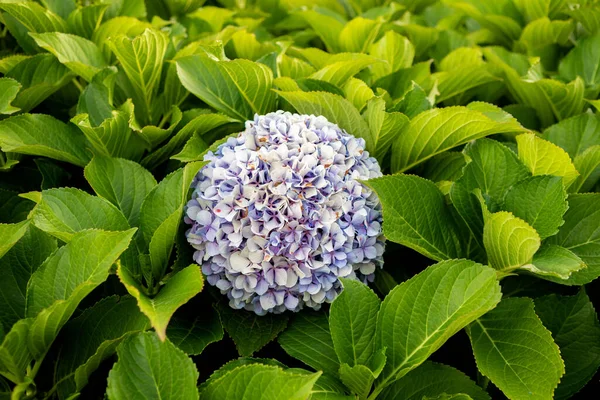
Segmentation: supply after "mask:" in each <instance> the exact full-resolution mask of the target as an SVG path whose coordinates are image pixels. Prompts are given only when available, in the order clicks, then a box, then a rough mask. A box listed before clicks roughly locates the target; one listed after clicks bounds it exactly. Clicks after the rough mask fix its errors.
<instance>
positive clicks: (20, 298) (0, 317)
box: [0, 223, 56, 329]
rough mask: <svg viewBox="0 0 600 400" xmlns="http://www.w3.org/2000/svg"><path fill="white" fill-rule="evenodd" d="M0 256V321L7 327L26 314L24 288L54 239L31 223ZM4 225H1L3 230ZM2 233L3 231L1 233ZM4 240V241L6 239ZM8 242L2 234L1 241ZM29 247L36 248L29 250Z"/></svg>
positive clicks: (42, 260)
mask: <svg viewBox="0 0 600 400" xmlns="http://www.w3.org/2000/svg"><path fill="white" fill-rule="evenodd" d="M19 225H22V226H25V227H26V231H25V234H24V236H23V237H22V238H21V239H20V240H19V241H18V242H16V244H15V245H14V246H13V248H12V249H10V250H9V251H8V253H6V254H5V255H3V256H2V258H1V259H0V271H2V280H0V324H2V325H3V326H4V327H5V328H6V329H9V328H10V327H11V326H13V325H14V324H15V323H16V322H17V321H18V320H19V319H22V318H25V292H26V290H27V282H29V279H30V278H31V275H32V274H33V273H34V272H35V271H36V270H37V269H38V268H39V266H40V265H41V264H42V263H43V262H44V260H45V259H46V258H47V257H48V256H49V255H50V254H51V253H52V252H54V250H56V240H55V239H53V238H52V237H51V236H49V235H47V234H45V233H44V232H42V231H40V230H39V229H36V228H35V227H34V226H31V225H29V227H27V226H26V225H23V223H21V224H19ZM6 226H10V225H0V229H2V230H4V229H3V228H5V227H6ZM3 236H4V235H3ZM5 240H6V241H5ZM7 242H8V243H10V242H11V241H10V240H7V239H5V237H3V240H2V243H3V244H6V243H7ZM32 249H35V250H34V251H32Z"/></svg>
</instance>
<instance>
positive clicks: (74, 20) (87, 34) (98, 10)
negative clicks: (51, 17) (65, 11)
mask: <svg viewBox="0 0 600 400" xmlns="http://www.w3.org/2000/svg"><path fill="white" fill-rule="evenodd" d="M107 8H108V5H104V4H98V5H90V6H84V7H79V8H77V9H76V10H74V11H73V12H72V13H71V14H70V15H69V18H68V19H67V25H68V26H69V30H70V31H71V32H72V33H74V34H75V35H78V36H81V37H84V38H86V39H91V38H92V35H93V34H94V32H95V31H96V29H98V27H99V26H100V23H101V22H102V17H103V16H104V13H105V11H106V9H107Z"/></svg>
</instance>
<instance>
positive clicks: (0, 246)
mask: <svg viewBox="0 0 600 400" xmlns="http://www.w3.org/2000/svg"><path fill="white" fill-rule="evenodd" d="M27 225H28V221H22V222H19V223H16V224H0V258H1V257H3V256H4V255H5V254H6V252H8V251H9V250H10V249H11V248H12V247H13V246H14V245H15V244H16V243H17V242H18V241H19V240H20V239H21V238H22V237H23V235H25V232H27Z"/></svg>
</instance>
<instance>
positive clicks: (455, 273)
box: [375, 260, 501, 391]
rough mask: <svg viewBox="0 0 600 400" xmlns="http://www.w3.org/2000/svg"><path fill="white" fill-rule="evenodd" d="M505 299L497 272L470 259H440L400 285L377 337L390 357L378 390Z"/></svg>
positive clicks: (391, 295)
mask: <svg viewBox="0 0 600 400" xmlns="http://www.w3.org/2000/svg"><path fill="white" fill-rule="evenodd" d="M500 297H501V293H500V285H499V284H498V281H497V280H496V273H495V271H494V270H493V269H491V268H489V267H485V266H482V265H481V264H477V263H475V262H473V261H469V260H448V261H443V262H440V263H438V264H435V265H434V266H431V267H428V268H427V269H426V270H425V271H423V272H421V273H420V274H418V275H416V276H415V277H413V278H411V279H409V280H408V281H406V282H404V283H402V284H400V285H399V286H397V287H396V288H395V289H394V290H392V291H391V292H390V293H389V294H388V295H387V296H386V298H385V300H384V301H383V303H382V304H381V310H380V311H379V316H378V318H377V340H378V343H379V346H380V347H387V350H386V355H387V360H388V361H387V364H386V366H385V368H384V370H383V373H382V375H381V377H380V378H379V379H378V381H377V383H376V389H375V390H376V391H377V390H379V391H381V389H383V388H385V387H386V386H388V385H389V384H391V383H392V382H394V381H395V380H397V379H400V378H402V377H403V376H405V375H406V374H407V373H408V372H410V371H411V370H413V369H415V368H416V367H418V366H419V365H420V364H422V363H423V362H424V361H425V360H426V359H427V358H428V357H429V356H430V355H431V354H432V353H433V352H435V351H436V350H437V349H439V348H440V347H441V346H442V345H443V344H444V342H446V340H448V339H449V338H450V337H451V336H452V335H454V334H455V333H456V332H458V331H459V330H461V329H462V328H464V327H465V326H466V325H468V324H469V323H471V322H472V321H474V320H476V319H477V318H479V317H480V316H481V315H483V314H485V313H486V312H488V311H489V310H491V309H492V308H494V307H495V306H496V304H498V302H499V301H500ZM434 304H435V307H434V306H432V305H434ZM423 327H425V328H424V329H423Z"/></svg>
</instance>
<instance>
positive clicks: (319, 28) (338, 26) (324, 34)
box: [299, 10, 344, 53]
mask: <svg viewBox="0 0 600 400" xmlns="http://www.w3.org/2000/svg"><path fill="white" fill-rule="evenodd" d="M299 14H300V16H301V17H302V18H304V20H305V21H306V22H307V23H308V24H309V25H310V27H311V28H312V29H313V30H314V31H315V33H316V34H317V35H318V36H319V38H321V40H322V41H323V43H324V44H325V47H327V50H328V51H329V52H332V53H335V52H336V51H337V50H338V49H339V48H340V45H339V38H340V33H341V32H342V29H344V24H343V23H341V22H340V21H339V20H338V19H336V18H334V17H332V16H329V15H324V14H321V13H319V12H317V11H314V10H305V11H301V12H300V13H299Z"/></svg>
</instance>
